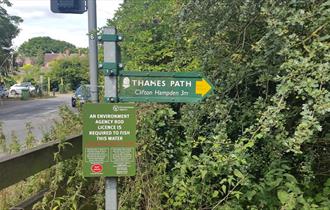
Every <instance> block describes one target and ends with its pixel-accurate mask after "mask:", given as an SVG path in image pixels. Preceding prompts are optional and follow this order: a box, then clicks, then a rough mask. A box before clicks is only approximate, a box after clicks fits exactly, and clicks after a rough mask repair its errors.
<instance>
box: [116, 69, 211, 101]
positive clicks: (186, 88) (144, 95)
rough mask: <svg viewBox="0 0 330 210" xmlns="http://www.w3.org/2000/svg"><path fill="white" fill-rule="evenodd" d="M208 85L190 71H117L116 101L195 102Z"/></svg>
mask: <svg viewBox="0 0 330 210" xmlns="http://www.w3.org/2000/svg"><path fill="white" fill-rule="evenodd" d="M212 89H213V87H212V84H211V83H210V82H209V81H208V80H207V79H205V78H203V77H202V75H201V74H199V73H193V72H189V73H188V72H187V73H186V72H176V73H170V72H129V71H121V72H119V87H118V97H119V101H129V102H148V101H150V102H188V103H189V102H199V101H201V100H202V99H203V98H205V97H206V96H207V95H209V94H210V93H211V90H212Z"/></svg>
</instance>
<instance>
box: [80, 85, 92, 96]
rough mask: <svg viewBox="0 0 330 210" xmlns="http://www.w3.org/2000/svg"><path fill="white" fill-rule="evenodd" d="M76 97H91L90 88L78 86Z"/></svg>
mask: <svg viewBox="0 0 330 210" xmlns="http://www.w3.org/2000/svg"><path fill="white" fill-rule="evenodd" d="M76 95H77V96H78V97H79V96H80V97H83V98H86V99H88V98H90V97H91V91H90V88H89V87H88V86H80V87H79V88H78V89H77V91H76Z"/></svg>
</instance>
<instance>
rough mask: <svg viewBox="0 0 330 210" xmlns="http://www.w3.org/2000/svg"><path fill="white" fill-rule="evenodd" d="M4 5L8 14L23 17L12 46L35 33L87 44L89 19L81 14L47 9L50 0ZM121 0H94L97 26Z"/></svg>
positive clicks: (34, 35)
mask: <svg viewBox="0 0 330 210" xmlns="http://www.w3.org/2000/svg"><path fill="white" fill-rule="evenodd" d="M10 2H11V3H12V4H13V5H12V7H9V8H6V9H7V12H8V13H9V14H11V15H17V16H19V17H21V18H23V20H24V21H23V22H22V23H21V24H20V25H19V28H20V29H21V31H20V33H19V35H18V36H17V37H16V38H15V39H14V40H13V45H14V48H18V47H19V46H20V45H21V44H22V43H23V42H25V41H28V39H30V38H33V37H37V36H49V37H51V38H53V39H57V40H63V41H67V42H69V43H72V44H74V45H76V46H77V47H87V46H88V37H87V33H88V18H87V12H85V13H84V14H59V13H52V12H51V11H50V0H10ZM122 2H123V0H96V5H97V27H98V28H100V27H103V26H105V24H106V21H107V19H111V18H112V17H113V15H114V13H115V11H116V10H117V9H118V8H119V6H120V4H121V3H122Z"/></svg>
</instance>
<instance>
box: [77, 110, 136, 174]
mask: <svg viewBox="0 0 330 210" xmlns="http://www.w3.org/2000/svg"><path fill="white" fill-rule="evenodd" d="M83 122H84V123H83V126H84V128H83V161H84V162H83V174H84V176H85V177H95V176H103V177H118V176H134V175H135V171H136V163H135V148H136V134H135V133H136V116H135V107H134V106H133V105H132V104H85V105H84V107H83Z"/></svg>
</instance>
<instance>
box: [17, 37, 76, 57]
mask: <svg viewBox="0 0 330 210" xmlns="http://www.w3.org/2000/svg"><path fill="white" fill-rule="evenodd" d="M65 50H70V52H76V47H75V46H74V45H73V44H70V43H68V42H65V41H60V40H55V39H52V38H50V37H34V38H31V39H29V40H28V41H26V42H24V43H23V44H22V45H21V46H20V47H19V48H18V53H19V54H20V55H23V56H26V57H38V56H39V57H40V56H43V55H44V54H45V53H64V51H65Z"/></svg>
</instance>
